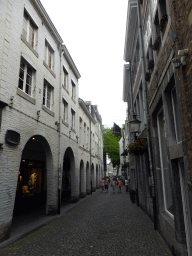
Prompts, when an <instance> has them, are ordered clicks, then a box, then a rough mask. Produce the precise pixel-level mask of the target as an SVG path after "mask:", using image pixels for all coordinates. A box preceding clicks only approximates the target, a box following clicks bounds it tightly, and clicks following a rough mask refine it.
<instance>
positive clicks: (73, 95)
mask: <svg viewBox="0 0 192 256" xmlns="http://www.w3.org/2000/svg"><path fill="white" fill-rule="evenodd" d="M71 84H72V99H73V100H74V101H76V86H75V84H74V82H73V81H71Z"/></svg>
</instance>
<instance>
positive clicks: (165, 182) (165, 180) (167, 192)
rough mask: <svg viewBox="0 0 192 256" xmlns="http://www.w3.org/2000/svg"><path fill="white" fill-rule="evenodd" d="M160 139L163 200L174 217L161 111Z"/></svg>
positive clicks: (159, 123)
mask: <svg viewBox="0 0 192 256" xmlns="http://www.w3.org/2000/svg"><path fill="white" fill-rule="evenodd" d="M157 127H158V139H159V152H160V166H161V175H162V186H163V198H164V207H165V211H166V212H167V213H168V214H169V215H170V216H171V217H173V200H172V189H171V174H170V170H169V165H168V160H167V146H166V138H165V122H164V112H163V109H161V110H160V111H159V113H158V115H157Z"/></svg>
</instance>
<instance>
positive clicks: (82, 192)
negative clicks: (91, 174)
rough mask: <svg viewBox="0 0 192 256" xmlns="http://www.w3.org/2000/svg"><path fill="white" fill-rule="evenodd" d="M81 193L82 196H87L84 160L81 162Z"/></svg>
mask: <svg viewBox="0 0 192 256" xmlns="http://www.w3.org/2000/svg"><path fill="white" fill-rule="evenodd" d="M79 194H80V197H82V198H83V197H86V175H85V168H84V162H83V160H81V162H80V169H79Z"/></svg>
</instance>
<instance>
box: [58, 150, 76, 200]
mask: <svg viewBox="0 0 192 256" xmlns="http://www.w3.org/2000/svg"><path fill="white" fill-rule="evenodd" d="M77 187H78V184H77V182H76V179H75V157H74V153H73V150H72V148H71V147H68V148H67V149H66V151H65V154H64V157H63V174H62V188H61V202H66V201H70V202H76V201H78V198H77V194H79V193H78V191H77Z"/></svg>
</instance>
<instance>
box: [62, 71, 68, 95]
mask: <svg viewBox="0 0 192 256" xmlns="http://www.w3.org/2000/svg"><path fill="white" fill-rule="evenodd" d="M63 74H64V79H63V87H64V88H65V89H67V90H68V72H67V70H66V69H65V68H64V67H63Z"/></svg>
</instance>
